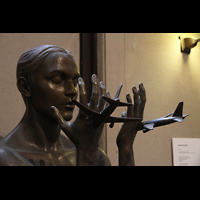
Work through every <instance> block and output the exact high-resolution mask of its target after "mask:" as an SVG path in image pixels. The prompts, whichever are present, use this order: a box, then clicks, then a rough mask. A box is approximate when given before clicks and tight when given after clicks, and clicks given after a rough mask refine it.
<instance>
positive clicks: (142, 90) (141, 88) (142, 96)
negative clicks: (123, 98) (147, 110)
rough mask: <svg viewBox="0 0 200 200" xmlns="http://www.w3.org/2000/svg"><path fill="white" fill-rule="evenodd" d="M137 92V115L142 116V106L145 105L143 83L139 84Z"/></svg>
mask: <svg viewBox="0 0 200 200" xmlns="http://www.w3.org/2000/svg"><path fill="white" fill-rule="evenodd" d="M138 93H139V96H140V104H139V117H140V118H143V113H144V107H145V104H146V91H145V88H144V85H143V83H140V84H139V90H138Z"/></svg>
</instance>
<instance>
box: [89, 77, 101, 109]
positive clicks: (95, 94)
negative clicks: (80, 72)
mask: <svg viewBox="0 0 200 200" xmlns="http://www.w3.org/2000/svg"><path fill="white" fill-rule="evenodd" d="M91 80H92V95H91V99H90V103H89V107H90V108H91V109H92V110H96V109H97V104H98V101H99V80H98V78H97V75H96V74H93V75H92V77H91Z"/></svg>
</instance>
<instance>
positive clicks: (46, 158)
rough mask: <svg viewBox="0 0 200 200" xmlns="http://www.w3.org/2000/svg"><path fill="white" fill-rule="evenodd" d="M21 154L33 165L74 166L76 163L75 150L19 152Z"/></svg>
mask: <svg viewBox="0 0 200 200" xmlns="http://www.w3.org/2000/svg"><path fill="white" fill-rule="evenodd" d="M18 153H19V154H20V156H22V157H23V159H25V160H26V161H28V162H29V163H30V165H32V166H74V165H76V155H75V152H73V151H72V152H66V153H63V154H61V153H56V154H51V153H46V152H45V153H36V152H33V153H32V152H25V151H22V152H18Z"/></svg>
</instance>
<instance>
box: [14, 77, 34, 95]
mask: <svg viewBox="0 0 200 200" xmlns="http://www.w3.org/2000/svg"><path fill="white" fill-rule="evenodd" d="M17 87H18V90H19V91H20V92H21V94H23V95H24V96H26V97H31V86H30V84H29V82H28V80H27V79H26V78H24V77H20V78H19V79H18V80H17Z"/></svg>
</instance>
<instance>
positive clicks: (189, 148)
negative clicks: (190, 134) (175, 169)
mask: <svg viewBox="0 0 200 200" xmlns="http://www.w3.org/2000/svg"><path fill="white" fill-rule="evenodd" d="M172 148H173V165H174V166H200V138H172Z"/></svg>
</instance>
